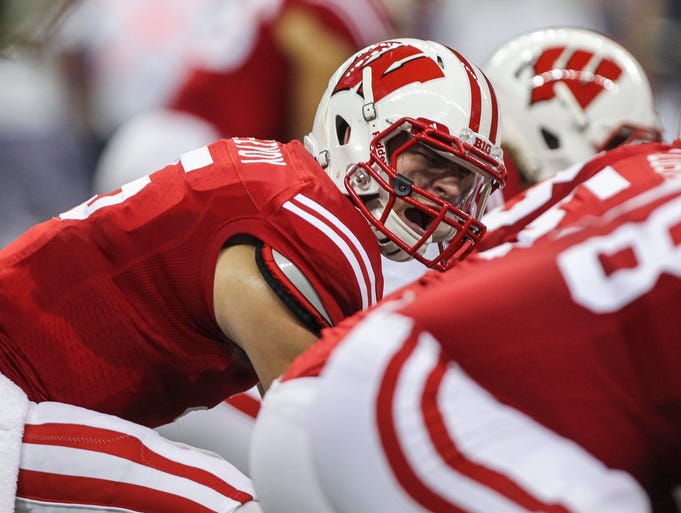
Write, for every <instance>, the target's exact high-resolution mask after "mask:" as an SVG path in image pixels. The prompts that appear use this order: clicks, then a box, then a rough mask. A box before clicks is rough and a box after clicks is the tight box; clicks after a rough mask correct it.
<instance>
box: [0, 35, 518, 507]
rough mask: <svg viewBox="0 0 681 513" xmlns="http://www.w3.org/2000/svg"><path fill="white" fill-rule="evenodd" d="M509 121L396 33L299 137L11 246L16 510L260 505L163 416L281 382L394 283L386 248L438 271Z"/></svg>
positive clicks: (9, 334)
mask: <svg viewBox="0 0 681 513" xmlns="http://www.w3.org/2000/svg"><path fill="white" fill-rule="evenodd" d="M498 120H499V111H498V108H497V104H496V99H495V96H494V93H493V91H492V88H491V86H490V84H489V82H488V81H487V79H486V78H485V76H484V75H483V73H482V72H481V71H480V70H479V69H478V68H477V67H476V66H475V65H474V64H472V63H470V62H469V61H468V60H466V59H465V58H464V57H463V56H461V55H460V54H458V53H457V52H455V51H454V50H452V49H450V48H447V47H445V46H443V45H440V44H438V43H435V42H431V41H422V40H417V39H398V40H388V41H384V42H380V43H377V44H375V45H372V46H370V47H368V48H365V49H363V50H362V51H360V52H358V53H357V54H355V55H354V56H352V57H351V58H350V59H348V60H347V61H346V62H345V63H343V65H342V66H341V67H340V68H339V69H338V71H337V72H336V73H335V74H334V75H333V76H332V77H331V79H330V81H329V85H328V88H327V89H326V91H325V93H324V95H323V96H322V99H321V101H320V104H319V108H318V111H317V114H316V116H315V121H314V124H313V127H312V131H311V133H310V134H309V135H308V136H306V137H305V141H304V145H303V144H301V142H299V141H293V142H290V143H286V144H284V143H280V142H277V141H273V140H259V139H254V138H233V139H224V140H219V141H216V142H215V143H213V144H211V145H209V146H205V147H202V148H199V149H197V150H194V151H191V152H189V153H186V154H184V155H183V156H182V158H181V159H180V160H179V162H177V163H175V164H171V165H168V166H166V167H164V168H162V169H160V170H158V171H156V172H154V173H152V174H150V175H147V176H144V177H142V178H140V179H138V180H135V181H134V182H131V183H128V184H126V185H124V186H122V187H121V188H120V189H119V190H116V191H113V192H111V193H109V194H103V195H97V196H95V197H93V198H92V199H91V200H89V201H87V202H85V203H83V204H81V205H78V206H76V207H74V208H72V209H71V210H69V211H67V212H64V213H62V214H61V215H59V216H58V217H55V218H53V219H51V220H49V221H47V222H45V223H43V224H40V225H37V226H35V227H34V228H32V229H31V230H29V231H28V232H27V233H26V234H25V235H23V236H22V237H20V238H19V239H17V240H16V241H15V242H13V243H12V244H10V245H9V246H7V247H6V248H5V249H3V250H2V251H1V252H0V269H2V271H1V272H0V290H2V293H1V294H0V302H2V308H0V342H1V344H0V347H1V348H2V352H0V373H1V374H2V375H4V377H3V378H2V385H3V388H4V389H6V392H5V391H3V392H2V394H0V396H2V397H3V403H2V404H3V413H2V417H1V418H2V419H3V425H7V426H11V428H12V429H11V430H10V431H11V433H12V435H13V437H14V438H11V437H8V438H7V443H6V444H4V446H3V447H2V450H3V462H4V463H3V469H5V471H6V476H5V477H6V478H4V479H0V486H2V487H3V488H2V490H0V496H1V497H3V498H7V497H9V499H5V500H6V501H13V497H14V489H13V487H14V485H15V484H16V481H15V480H16V476H17V467H18V489H17V492H16V503H17V508H18V509H20V510H21V509H22V508H31V509H32V510H35V511H40V510H41V508H46V509H45V510H49V508H51V507H52V506H55V505H57V504H58V505H59V506H61V507H66V505H78V506H79V507H81V508H83V507H86V506H96V507H97V508H98V509H102V510H108V511H111V510H116V511H120V510H121V509H127V510H134V511H140V512H147V511H149V512H150V511H159V510H163V511H185V510H187V509H191V508H195V509H194V510H199V511H234V510H235V509H236V508H238V507H240V505H241V504H249V503H253V501H252V499H253V494H252V490H251V489H250V485H249V483H248V482H247V480H246V479H245V478H244V476H242V475H241V474H240V473H238V472H236V469H234V468H232V467H231V466H230V465H228V464H226V462H224V461H223V460H221V459H218V458H215V457H214V456H211V455H206V454H204V453H201V452H197V451H188V450H183V449H178V447H177V446H175V445H173V444H171V443H169V442H167V441H166V440H164V439H162V438H161V437H159V436H158V434H157V433H155V432H154V431H153V430H151V429H150V428H153V427H156V426H159V425H161V424H164V423H167V422H169V421H171V420H173V419H174V418H176V417H178V416H179V415H181V414H182V413H184V412H185V411H187V410H189V409H193V408H206V407H211V406H214V405H215V404H217V403H219V402H220V401H222V400H223V399H224V398H226V397H228V396H230V395H231V394H234V393H237V392H240V391H245V390H247V389H249V388H250V387H252V386H253V385H255V384H258V386H259V387H260V389H261V390H266V389H267V388H268V386H269V385H270V383H271V382H272V380H273V379H274V378H276V377H277V376H279V375H280V374H281V373H282V372H283V371H284V370H285V369H286V368H287V367H288V365H289V364H290V362H291V361H292V359H293V358H294V357H295V356H296V355H298V354H300V353H301V352H302V351H303V350H304V349H306V348H307V347H309V346H310V345H311V344H312V343H313V342H314V341H315V340H316V339H317V337H318V336H319V333H320V330H321V329H322V328H323V327H328V326H332V325H335V324H337V323H338V322H339V321H341V320H342V319H343V318H345V317H347V316H348V315H351V314H352V313H354V312H356V311H358V310H361V309H363V308H367V307H369V306H371V305H373V304H375V303H376V302H377V301H378V300H379V299H380V298H381V295H382V285H383V278H382V275H381V266H380V262H381V261H380V256H381V254H383V255H386V256H387V257H389V258H391V259H394V260H398V261H402V260H408V259H410V258H416V259H418V260H420V261H422V262H423V263H424V264H425V265H427V266H429V267H431V268H433V269H436V270H440V271H442V270H445V269H448V268H449V267H451V266H452V265H453V264H454V263H455V262H456V261H458V260H460V259H461V258H463V257H464V256H465V255H467V254H468V253H469V252H470V251H472V250H473V249H474V248H475V246H476V244H477V243H478V241H479V240H480V238H481V237H482V236H483V234H484V232H485V228H484V225H482V224H481V223H480V222H479V220H478V218H479V217H480V216H481V215H482V212H483V211H484V208H485V201H486V198H487V197H488V195H489V194H490V193H491V192H492V191H493V190H495V189H496V188H497V187H500V186H502V185H503V182H504V180H505V168H504V164H503V157H502V154H501V150H500V148H499V146H498V138H499V132H498V126H497V125H498ZM431 243H434V244H437V246H438V247H439V251H438V252H437V254H436V255H433V256H427V255H424V252H425V248H426V247H427V246H428V245H429V244H431ZM5 398H8V399H5ZM10 399H11V400H10ZM24 425H25V426H26V427H25V429H24ZM22 434H23V442H24V443H23V444H22V443H21V437H22ZM225 436H228V433H225ZM184 454H186V456H183V455H184ZM231 476H234V477H233V478H232V477H231ZM149 489H151V490H152V491H151V492H150V491H149ZM160 506H162V508H160ZM200 507H202V508H204V509H200Z"/></svg>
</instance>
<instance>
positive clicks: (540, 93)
mask: <svg viewBox="0 0 681 513" xmlns="http://www.w3.org/2000/svg"><path fill="white" fill-rule="evenodd" d="M485 73H486V74H487V76H488V77H489V79H490V80H491V81H492V84H493V85H494V88H495V90H496V92H497V95H498V97H499V103H500V105H501V108H502V109H503V112H504V120H503V128H504V141H503V144H504V149H505V150H506V151H507V152H508V153H509V154H510V155H511V156H512V157H513V159H514V160H515V163H516V165H517V166H518V167H519V168H520V170H521V171H522V172H523V174H524V175H525V178H526V179H528V180H529V181H530V182H535V181H538V180H541V179H543V178H546V177H548V176H551V175H553V174H555V173H556V172H558V171H560V170H562V169H565V168H567V167H569V166H570V165H572V164H574V163H576V162H579V161H581V160H583V159H586V158H588V157H590V156H592V155H594V154H595V153H597V152H599V151H601V150H604V149H610V148H612V147H615V146H617V145H619V144H623V143H625V142H633V141H650V140H660V138H661V131H662V125H661V123H660V120H659V119H658V116H657V113H656V112H655V105H654V102H653V95H652V91H651V87H650V83H649V81H648V78H647V77H646V74H645V72H644V70H643V69H642V67H641V65H640V64H639V62H638V61H637V60H636V58H635V57H634V56H633V55H632V54H631V53H630V52H629V51H627V50H626V49H625V48H623V47H622V46H621V45H620V44H618V43H616V42H615V41H613V40H612V39H610V38H608V37H606V36H604V35H603V34H600V33H598V32H594V31H592V30H587V29H582V28H573V27H558V28H548V29H541V30H537V31H533V32H530V33H527V34H523V35H521V36H519V37H516V38H514V39H512V40H511V41H509V42H508V43H506V44H505V45H503V46H502V47H501V48H500V49H499V50H497V51H496V52H495V54H494V55H493V56H492V58H491V59H490V61H489V63H488V64H487V66H486V67H485Z"/></svg>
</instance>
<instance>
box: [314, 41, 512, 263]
mask: <svg viewBox="0 0 681 513" xmlns="http://www.w3.org/2000/svg"><path fill="white" fill-rule="evenodd" d="M498 124H499V110H498V106H497V102H496V97H495V95H494V91H493V89H492V87H491V86H490V84H489V81H488V80H487V79H486V77H485V76H484V74H483V73H482V71H480V69H479V68H478V67H477V66H476V65H474V64H473V63H471V62H470V61H468V60H466V59H465V58H464V57H462V56H461V55H459V54H458V53H457V52H455V51H454V50H452V49H450V48H448V47H446V46H444V45H441V44H439V43H436V42H433V41H423V40H418V39H408V38H403V39H395V40H389V41H384V42H381V43H377V44H375V45H372V46H370V47H368V48H365V49H364V50H361V51H359V52H357V53H356V54H355V55H353V56H352V57H350V58H349V59H348V60H347V61H346V62H345V63H344V64H343V65H341V67H340V68H339V69H338V70H337V71H336V73H335V74H334V75H333V76H332V77H331V79H330V80H329V85H328V87H327V89H326V91H325V92H324V94H323V96H322V99H321V101H320V104H319V107H318V109H317V113H316V115H315V119H314V124H313V128H312V132H311V133H310V134H308V135H307V136H306V137H305V146H306V148H307V149H308V151H309V152H310V153H311V154H312V155H314V156H315V158H316V159H317V161H318V162H319V163H320V165H321V166H322V167H323V168H325V170H326V171H327V173H328V174H329V176H330V177H331V178H332V179H333V181H334V182H335V183H336V185H337V186H338V187H339V189H340V190H341V191H342V192H344V193H346V194H349V195H350V197H351V198H352V199H353V201H355V204H356V206H358V208H360V210H362V212H363V213H364V214H365V216H367V218H368V219H369V221H370V222H371V223H372V225H373V227H374V231H375V232H376V234H377V237H378V239H379V243H380V244H381V246H382V250H383V252H384V254H385V255H386V256H388V257H389V258H392V259H396V260H401V259H407V258H410V257H415V258H418V259H421V256H422V255H423V253H424V252H425V249H426V246H427V244H428V243H429V242H448V240H447V239H448V238H451V237H452V236H453V234H454V232H456V233H457V234H459V235H462V233H461V230H460V229H459V228H458V227H453V229H449V230H442V229H434V230H432V232H431V233H430V234H429V237H427V238H425V239H424V238H423V237H422V236H421V235H419V234H416V233H414V232H413V231H412V230H410V229H409V227H408V226H406V225H405V224H404V223H403V222H401V220H400V219H399V217H398V216H397V215H396V214H394V213H393V212H390V213H387V210H386V208H387V207H388V206H389V205H391V204H392V203H391V202H392V201H393V200H391V196H392V197H393V198H394V196H395V191H394V188H395V187H396V184H395V177H396V175H397V171H396V169H394V168H392V167H391V166H390V157H389V155H388V154H387V153H388V150H387V145H386V142H387V141H388V140H390V139H392V138H393V137H394V136H395V135H396V134H397V133H400V132H407V133H409V135H411V136H414V134H415V133H416V132H418V133H424V132H428V134H429V135H427V136H426V137H428V138H432V137H435V138H436V139H441V140H445V139H447V141H448V142H447V143H442V146H441V147H438V148H437V149H438V152H439V153H443V154H447V155H448V158H451V160H456V161H457V162H460V163H461V164H462V165H464V166H465V167H467V168H468V169H470V170H471V171H473V172H475V173H477V174H479V175H480V177H481V182H484V184H486V187H483V186H482V185H481V186H480V187H478V188H477V189H476V190H477V191H478V193H479V197H477V198H476V199H475V201H473V202H472V203H469V204H468V205H466V207H465V208H463V207H462V206H461V205H458V207H462V208H461V209H458V210H457V213H456V216H458V217H459V218H460V219H459V221H461V222H465V221H466V219H467V218H468V216H472V217H473V218H479V217H480V216H481V214H482V210H483V209H484V208H483V205H481V203H483V204H484V200H485V199H486V197H487V195H488V194H489V192H491V190H492V189H494V188H496V187H499V186H502V185H503V182H504V180H505V168H504V167H503V162H502V160H503V159H502V154H501V149H500V148H499V147H498V141H499V138H500V133H499V127H498ZM430 142H433V141H430ZM428 144H430V143H428ZM464 146H465V147H466V150H465V151H464ZM471 147H475V149H474V150H472V151H469V150H470V148H471ZM359 165H361V167H362V169H363V171H364V172H362V171H360V172H357V168H358V166H359ZM353 173H354V176H353V177H352V180H349V176H350V175H352V174H353ZM483 196H484V197H483ZM367 197H372V200H371V201H370V202H369V203H370V206H369V211H367V210H366V208H364V207H365V205H364V203H366V202H365V201H364V200H362V198H365V199H366V198H367ZM431 213H432V212H431ZM384 214H385V215H384ZM475 230H482V232H484V227H482V225H476V228H475ZM444 233H446V234H447V235H446V236H445V235H443V234H444ZM434 234H435V235H434ZM438 234H439V235H438ZM464 238H465V239H467V240H468V237H467V236H466V237H464ZM469 242H471V241H469ZM396 248H399V249H400V251H397V250H396ZM453 253H455V252H454V251H453V250H452V249H450V250H449V253H448V255H449V256H448V257H447V259H449V257H450V256H451V255H452V254H453ZM424 263H426V265H431V266H434V267H440V265H439V264H443V266H444V267H447V266H448V265H449V264H447V263H445V261H444V260H442V261H438V262H435V263H434V262H432V261H427V262H424Z"/></svg>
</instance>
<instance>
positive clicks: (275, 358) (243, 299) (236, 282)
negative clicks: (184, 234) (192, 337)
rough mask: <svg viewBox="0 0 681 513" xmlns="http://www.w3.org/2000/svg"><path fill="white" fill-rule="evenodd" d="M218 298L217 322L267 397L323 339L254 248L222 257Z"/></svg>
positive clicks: (234, 248)
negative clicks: (287, 301) (268, 275)
mask: <svg viewBox="0 0 681 513" xmlns="http://www.w3.org/2000/svg"><path fill="white" fill-rule="evenodd" d="M213 294H214V306H215V316H216V319H217V322H218V324H219V325H220V328H221V329H222V331H223V332H224V334H225V335H226V336H227V337H229V338H230V339H231V340H233V341H234V342H235V343H236V344H237V345H239V346H240V347H241V348H242V349H243V350H244V351H245V352H246V354H247V355H248V357H249V359H250V361H251V363H252V365H253V367H254V369H255V371H256V373H257V374H258V377H259V378H260V385H261V392H263V391H264V390H267V388H269V386H270V384H271V383H272V381H273V380H274V379H275V378H277V377H278V376H279V375H281V374H282V373H283V372H284V371H285V370H286V368H287V367H288V366H289V365H290V364H291V362H292V361H293V359H294V358H295V357H296V356H298V355H299V354H301V353H302V352H303V351H304V350H305V349H307V348H308V347H309V346H310V345H312V343H313V342H315V340H316V339H317V336H316V335H315V334H314V333H313V332H312V331H311V330H309V329H308V328H307V327H305V325H304V324H303V323H302V322H301V321H299V320H298V318H297V317H296V316H295V315H294V314H293V313H291V311H290V310H289V309H288V308H287V307H286V306H285V305H284V303H283V302H282V301H281V300H280V299H279V297H278V296H277V294H276V293H275V292H274V290H273V289H272V288H271V287H270V285H269V284H268V283H267V281H266V280H265V278H264V277H263V275H262V273H261V271H260V270H259V268H258V265H257V263H256V247H255V246H253V245H248V244H239V245H234V246H229V247H227V248H225V249H223V250H222V251H221V253H220V255H219V257H218V261H217V265H216V269H215V279H214V287H213Z"/></svg>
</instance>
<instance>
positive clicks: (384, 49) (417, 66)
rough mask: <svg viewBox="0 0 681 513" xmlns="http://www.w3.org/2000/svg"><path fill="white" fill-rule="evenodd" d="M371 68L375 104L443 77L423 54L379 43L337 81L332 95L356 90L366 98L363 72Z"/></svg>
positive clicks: (403, 46)
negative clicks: (397, 93) (410, 86)
mask: <svg viewBox="0 0 681 513" xmlns="http://www.w3.org/2000/svg"><path fill="white" fill-rule="evenodd" d="M366 66H370V67H371V70H372V74H371V76H372V80H371V86H372V90H373V95H374V101H376V102H377V101H380V100H381V99H382V98H385V97H386V96H387V95H389V94H390V93H392V92H394V91H396V90H397V89H400V88H401V87H404V86H406V85H409V84H412V83H422V82H427V81H429V80H434V79H436V78H442V77H444V76H445V75H444V72H443V71H442V69H441V68H440V66H438V64H437V63H436V62H435V61H433V60H432V59H430V58H429V57H428V56H426V54H424V53H423V51H421V50H419V49H418V48H414V47H413V46H409V45H404V44H402V43H398V42H390V41H388V42H384V43H379V44H377V45H375V46H373V47H371V48H370V49H368V50H367V51H366V52H363V53H362V54H360V55H358V56H357V57H356V58H355V60H354V61H353V63H352V64H351V65H350V67H349V68H348V69H347V70H346V71H345V73H343V75H342V76H341V77H340V79H339V80H338V83H337V84H336V87H335V88H334V90H333V94H335V93H337V92H339V91H345V90H349V89H353V88H357V94H359V95H360V96H362V97H364V91H363V89H362V70H363V69H364V68H365V67H366Z"/></svg>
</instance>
